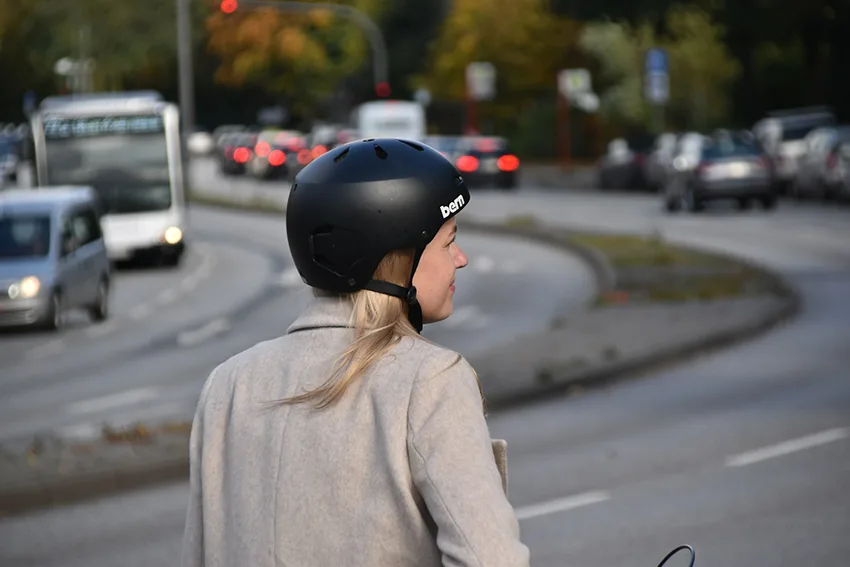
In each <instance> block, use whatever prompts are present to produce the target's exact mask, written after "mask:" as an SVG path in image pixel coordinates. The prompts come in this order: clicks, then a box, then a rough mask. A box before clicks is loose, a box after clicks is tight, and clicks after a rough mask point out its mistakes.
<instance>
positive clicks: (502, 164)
mask: <svg viewBox="0 0 850 567" xmlns="http://www.w3.org/2000/svg"><path fill="white" fill-rule="evenodd" d="M452 155H453V156H456V157H454V163H455V166H456V167H457V169H458V171H460V172H461V174H462V175H463V177H464V179H465V180H466V182H467V184H468V185H469V186H470V187H476V186H489V187H492V186H495V187H498V188H500V189H515V188H516V186H517V176H518V175H519V166H520V162H519V158H518V157H517V156H516V155H514V154H513V153H512V152H511V151H510V148H509V147H508V142H507V140H505V139H504V138H501V137H498V136H464V137H462V138H460V139H459V140H458V143H457V147H456V151H455V152H453V154H452Z"/></svg>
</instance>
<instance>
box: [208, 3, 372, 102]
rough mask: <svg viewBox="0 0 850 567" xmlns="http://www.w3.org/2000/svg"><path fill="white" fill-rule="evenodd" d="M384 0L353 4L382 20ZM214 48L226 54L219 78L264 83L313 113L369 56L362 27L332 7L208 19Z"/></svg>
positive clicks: (233, 83) (236, 83) (249, 11)
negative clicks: (328, 8)
mask: <svg viewBox="0 0 850 567" xmlns="http://www.w3.org/2000/svg"><path fill="white" fill-rule="evenodd" d="M381 5H382V3H381V2H380V1H379V0H356V1H355V2H354V3H353V6H354V7H355V8H357V9H359V10H361V11H363V12H365V13H366V14H367V15H370V16H371V17H373V19H377V16H378V15H379V14H380V7H381ZM207 31H208V33H209V43H208V46H209V49H210V50H211V51H212V52H213V53H214V54H216V55H217V56H218V57H219V58H220V59H221V64H220V65H219V67H218V69H217V70H216V74H215V78H216V81H217V82H218V83H219V84H222V85H225V86H229V87H260V88H262V89H263V90H264V91H266V92H268V93H269V94H272V95H278V96H281V97H283V98H284V99H286V100H287V102H288V104H289V106H290V110H291V111H292V112H294V113H296V114H311V113H312V112H313V111H314V110H315V108H316V106H317V102H319V101H321V99H323V98H326V97H329V96H330V95H332V94H333V93H334V90H335V88H336V87H337V85H338V84H339V83H340V81H341V80H342V79H343V78H345V77H346V76H348V75H351V74H352V73H354V72H356V71H357V70H359V69H360V67H361V66H362V65H363V64H364V62H366V61H370V59H369V58H368V55H369V53H370V51H369V49H370V47H369V43H368V41H367V39H366V37H365V36H364V34H363V31H362V30H361V29H360V28H359V27H357V26H356V25H355V24H353V23H351V22H350V21H348V20H345V19H342V18H337V17H335V16H334V14H333V13H332V12H330V11H328V10H320V9H316V10H314V11H311V12H309V13H285V12H279V11H278V10H276V9H273V8H250V7H247V6H246V7H244V8H243V7H240V8H239V9H238V10H237V11H236V13H234V14H223V13H221V12H217V11H216V12H213V13H212V14H211V15H210V16H209V18H208V19H207Z"/></svg>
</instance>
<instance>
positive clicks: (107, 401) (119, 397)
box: [65, 388, 159, 415]
mask: <svg viewBox="0 0 850 567" xmlns="http://www.w3.org/2000/svg"><path fill="white" fill-rule="evenodd" d="M158 395H159V394H158V393H157V391H156V390H155V389H154V388H138V389H136V390H128V391H126V392H120V393H118V394H110V395H108V396H102V397H100V398H93V399H91V400H83V401H81V402H74V403H72V404H68V405H67V406H65V412H66V413H69V414H71V415H82V414H86V413H93V412H97V411H103V410H106V409H112V408H116V407H120V406H126V405H130V404H134V403H138V402H143V401H147V400H152V399H153V398H156V397H157V396H158Z"/></svg>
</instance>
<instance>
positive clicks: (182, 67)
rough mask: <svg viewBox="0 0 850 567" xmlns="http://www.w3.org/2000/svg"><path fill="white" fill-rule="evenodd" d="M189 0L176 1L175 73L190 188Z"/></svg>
mask: <svg viewBox="0 0 850 567" xmlns="http://www.w3.org/2000/svg"><path fill="white" fill-rule="evenodd" d="M190 1H191V0H176V3H177V6H176V7H177V61H178V64H177V68H178V71H177V74H178V84H179V87H180V94H179V96H180V125H181V133H180V156H181V158H182V161H183V186H184V187H186V188H189V189H191V184H190V178H191V176H190V174H189V169H190V167H189V149H188V147H187V144H186V142H187V140H188V137H189V136H190V135H191V134H192V131H193V130H194V129H195V89H194V87H195V83H194V81H195V72H194V70H193V68H192V25H191V19H190V14H189V2H190Z"/></svg>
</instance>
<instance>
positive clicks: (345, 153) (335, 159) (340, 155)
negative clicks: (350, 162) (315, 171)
mask: <svg viewBox="0 0 850 567" xmlns="http://www.w3.org/2000/svg"><path fill="white" fill-rule="evenodd" d="M350 149H351V148H345V149H344V150H343V151H342V152H341V153H340V154H339V155H338V156H336V157H335V158H334V162H335V163H339V162H341V161H342V158H344V157H345V156H347V155H348V152H349V150H350Z"/></svg>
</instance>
